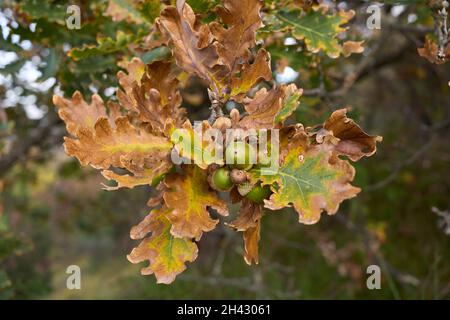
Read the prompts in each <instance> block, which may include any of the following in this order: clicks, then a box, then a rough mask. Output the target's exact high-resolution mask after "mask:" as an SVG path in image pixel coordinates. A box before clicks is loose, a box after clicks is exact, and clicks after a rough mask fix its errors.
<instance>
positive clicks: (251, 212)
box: [228, 198, 262, 265]
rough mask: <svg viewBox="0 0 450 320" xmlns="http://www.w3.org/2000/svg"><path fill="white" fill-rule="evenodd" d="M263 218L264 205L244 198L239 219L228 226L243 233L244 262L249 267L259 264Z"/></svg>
mask: <svg viewBox="0 0 450 320" xmlns="http://www.w3.org/2000/svg"><path fill="white" fill-rule="evenodd" d="M261 218H262V205H260V204H257V203H253V202H251V201H250V200H248V199H246V198H243V199H242V206H241V208H240V210H239V212H238V217H237V218H236V219H235V220H234V221H232V222H230V223H229V224H228V225H229V226H230V227H232V228H235V229H236V230H237V231H242V232H243V238H244V260H245V262H246V263H247V264H248V265H251V264H252V263H255V264H258V263H259V254H258V242H259V239H260V236H259V233H260V227H261Z"/></svg>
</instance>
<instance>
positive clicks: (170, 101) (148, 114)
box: [117, 58, 186, 134]
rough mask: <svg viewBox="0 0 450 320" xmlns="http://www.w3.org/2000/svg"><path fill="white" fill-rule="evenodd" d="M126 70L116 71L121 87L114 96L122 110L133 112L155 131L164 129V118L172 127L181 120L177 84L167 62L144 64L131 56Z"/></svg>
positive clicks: (182, 110)
mask: <svg viewBox="0 0 450 320" xmlns="http://www.w3.org/2000/svg"><path fill="white" fill-rule="evenodd" d="M126 69H127V73H125V72H123V71H119V73H118V74H117V77H118V79H119V83H120V85H121V87H122V89H119V90H118V92H117V97H118V99H119V102H120V103H121V105H122V106H123V107H124V108H125V109H127V110H129V111H131V112H133V113H135V114H137V115H138V118H139V120H140V121H141V122H146V123H149V125H150V126H151V128H152V131H153V132H154V133H156V134H161V133H163V132H164V127H165V125H166V123H167V122H168V121H173V122H174V125H176V126H179V125H181V124H182V123H183V122H184V121H185V114H186V110H185V109H184V108H180V105H181V94H180V92H179V89H178V84H179V83H178V80H177V79H176V77H175V74H174V73H173V72H172V70H171V64H170V63H167V62H161V61H155V62H153V63H151V64H148V65H145V64H144V63H143V62H142V61H141V60H140V59H138V58H133V59H132V60H131V61H130V62H129V63H128V64H127V66H126Z"/></svg>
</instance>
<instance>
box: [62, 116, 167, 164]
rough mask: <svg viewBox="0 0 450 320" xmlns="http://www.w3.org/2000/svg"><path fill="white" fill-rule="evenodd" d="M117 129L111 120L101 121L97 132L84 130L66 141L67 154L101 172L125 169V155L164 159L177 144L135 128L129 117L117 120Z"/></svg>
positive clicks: (136, 157)
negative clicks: (112, 167)
mask: <svg viewBox="0 0 450 320" xmlns="http://www.w3.org/2000/svg"><path fill="white" fill-rule="evenodd" d="M115 126H116V128H113V127H112V126H111V124H110V122H109V120H108V119H107V118H100V119H99V120H98V121H97V123H96V124H95V126H94V129H93V130H91V129H88V128H80V129H79V130H78V132H77V134H76V138H70V137H65V138H64V140H65V143H64V147H65V149H66V153H67V154H68V155H69V156H75V157H77V158H78V160H79V161H80V163H81V164H82V165H84V166H85V165H88V164H90V165H91V166H92V167H94V168H97V169H108V168H109V167H110V166H114V167H119V168H121V167H124V165H123V163H122V158H123V157H124V156H126V157H127V158H134V159H139V158H142V157H146V156H148V155H149V154H151V155H152V157H153V158H154V159H160V160H163V159H167V156H168V155H169V154H170V151H171V149H172V146H173V145H172V143H171V142H170V141H169V140H168V139H167V138H165V137H159V136H155V135H153V134H151V133H149V132H147V131H145V130H140V129H138V128H136V127H134V126H133V125H132V124H131V123H130V122H129V120H128V118H126V117H119V118H117V119H116V121H115Z"/></svg>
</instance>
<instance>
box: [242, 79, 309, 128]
mask: <svg viewBox="0 0 450 320" xmlns="http://www.w3.org/2000/svg"><path fill="white" fill-rule="evenodd" d="M301 94H302V90H301V89H300V90H298V89H297V87H296V86H295V84H290V85H288V86H286V85H282V86H279V87H275V88H273V89H271V90H267V89H266V88H262V89H260V90H259V91H258V92H256V94H255V96H254V97H253V99H247V100H245V101H244V107H245V110H246V111H247V112H248V115H247V116H245V117H243V118H242V119H241V120H240V121H239V124H238V126H239V127H241V128H245V129H270V128H274V127H275V126H276V125H277V124H280V123H282V122H283V121H284V120H285V119H286V118H287V117H288V116H290V115H291V114H292V113H293V112H294V111H295V109H296V108H297V106H298V99H299V98H300V96H301Z"/></svg>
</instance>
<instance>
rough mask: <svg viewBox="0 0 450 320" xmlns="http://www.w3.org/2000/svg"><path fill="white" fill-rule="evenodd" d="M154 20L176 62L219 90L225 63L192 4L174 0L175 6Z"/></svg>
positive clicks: (215, 89) (224, 72) (224, 71)
mask: <svg viewBox="0 0 450 320" xmlns="http://www.w3.org/2000/svg"><path fill="white" fill-rule="evenodd" d="M157 24H158V25H159V27H160V29H161V32H162V33H163V34H165V35H166V36H167V38H169V39H170V41H169V43H170V45H171V47H172V50H173V54H174V56H175V60H176V62H177V65H178V66H179V67H180V68H182V69H183V70H184V71H186V72H187V73H190V74H196V75H197V76H199V77H200V78H202V79H204V80H206V81H208V83H209V85H210V86H211V87H212V88H213V89H214V91H215V92H216V93H217V94H219V93H222V92H223V90H222V89H224V86H225V79H226V77H227V75H228V71H227V67H226V66H225V65H223V63H222V62H221V61H220V57H219V54H218V52H217V42H214V41H213V36H212V34H211V31H210V29H209V27H208V26H207V25H204V24H201V23H200V22H199V21H198V19H197V17H196V15H195V13H194V11H193V10H192V8H191V7H190V6H189V5H188V4H186V3H185V1H184V0H177V4H176V8H175V7H172V6H169V7H166V8H165V9H164V10H163V11H162V12H161V15H160V17H159V18H158V19H157Z"/></svg>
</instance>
